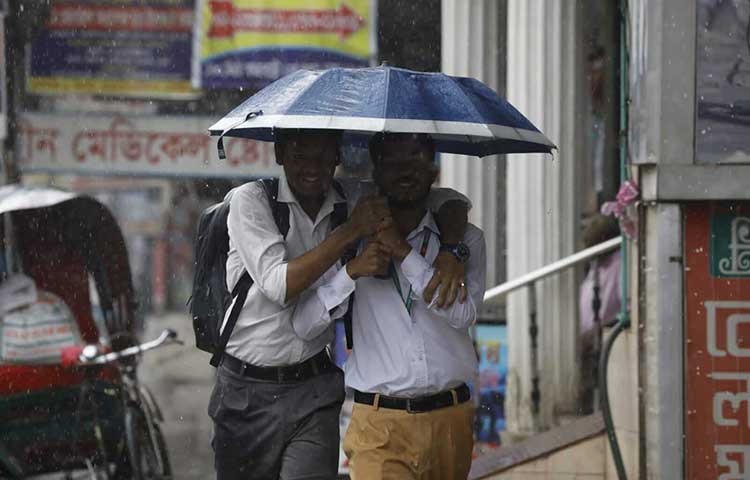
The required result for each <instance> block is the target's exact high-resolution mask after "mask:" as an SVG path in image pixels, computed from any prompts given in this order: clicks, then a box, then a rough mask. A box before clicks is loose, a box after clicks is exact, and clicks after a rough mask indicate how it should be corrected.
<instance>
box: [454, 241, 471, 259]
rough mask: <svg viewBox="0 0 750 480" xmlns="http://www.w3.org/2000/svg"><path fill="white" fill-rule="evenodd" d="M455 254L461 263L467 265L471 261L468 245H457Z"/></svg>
mask: <svg viewBox="0 0 750 480" xmlns="http://www.w3.org/2000/svg"><path fill="white" fill-rule="evenodd" d="M455 253H456V258H458V260H459V261H460V262H461V263H465V262H467V261H468V260H469V255H470V252H469V247H467V246H466V244H464V243H459V244H458V245H456V249H455Z"/></svg>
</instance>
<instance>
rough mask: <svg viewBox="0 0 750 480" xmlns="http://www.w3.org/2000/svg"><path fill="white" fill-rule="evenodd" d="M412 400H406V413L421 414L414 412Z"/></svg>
mask: <svg viewBox="0 0 750 480" xmlns="http://www.w3.org/2000/svg"><path fill="white" fill-rule="evenodd" d="M411 401H412V399H411V398H407V399H406V413H419V412H418V411H417V410H414V409H413V408H412V406H411Z"/></svg>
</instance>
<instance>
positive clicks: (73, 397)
mask: <svg viewBox="0 0 750 480" xmlns="http://www.w3.org/2000/svg"><path fill="white" fill-rule="evenodd" d="M0 218H2V225H1V227H2V239H3V243H2V245H3V247H4V248H3V252H2V253H3V255H0V256H1V257H2V262H0V263H1V265H0V267H2V268H0V278H2V280H3V281H0V288H2V287H3V282H10V281H15V280H16V279H18V278H22V279H26V281H27V282H33V284H34V287H35V288H36V289H37V290H38V291H39V292H44V295H48V296H50V298H55V299H56V301H57V302H58V303H59V305H57V304H56V305H55V306H54V309H55V311H59V310H60V309H65V308H68V309H69V311H70V314H71V318H72V319H73V323H74V327H77V332H76V336H75V337H74V338H77V339H78V340H77V341H76V344H75V345H73V346H67V347H65V348H61V349H60V351H59V352H57V351H53V352H52V353H51V355H52V357H51V358H52V360H51V361H50V360H49V359H47V360H45V361H43V362H38V363H37V362H32V361H28V358H27V359H25V360H24V359H23V358H22V359H21V361H19V360H18V359H17V358H12V354H13V353H12V352H13V351H14V350H13V348H12V347H13V346H14V345H15V344H14V343H13V340H14V339H15V337H13V335H15V336H16V337H19V335H18V332H15V333H13V332H14V330H13V329H12V328H11V327H10V326H9V323H8V324H6V325H5V329H4V330H2V329H0V478H36V477H39V478H45V479H46V478H65V479H73V478H96V479H125V478H128V479H131V478H132V479H139V480H140V479H146V478H153V479H166V478H171V469H170V464H169V459H168V455H167V450H166V445H165V442H164V437H163V435H162V432H161V430H160V427H159V424H160V422H161V421H162V416H161V412H160V410H159V408H158V406H157V404H156V402H155V401H154V398H153V396H152V395H151V394H150V393H149V392H148V390H147V389H146V388H145V387H144V386H143V385H140V384H139V383H138V381H137V375H136V368H137V363H138V358H139V356H140V354H141V353H142V352H144V351H146V350H149V349H151V348H155V347H158V346H161V345H164V344H168V343H174V342H176V338H175V337H176V335H175V334H174V332H171V331H165V332H164V333H163V334H162V335H161V336H160V337H159V338H158V339H157V340H154V341H151V342H147V343H144V344H139V338H138V337H139V332H140V329H141V328H140V327H141V326H142V325H141V324H142V321H141V320H140V317H139V316H138V315H137V308H136V301H135V295H134V291H133V285H132V281H131V274H130V268H129V264H128V255H127V249H126V246H125V241H124V239H123V236H122V233H121V231H120V229H119V227H118V225H117V222H116V221H115V219H114V217H113V216H112V214H111V213H110V211H109V210H108V209H107V208H106V207H105V206H104V205H103V204H102V203H100V202H98V201H97V200H95V199H94V198H91V197H87V196H82V195H78V194H75V193H71V192H66V191H62V190H57V189H52V188H31V187H23V186H18V185H11V186H5V187H1V188H0ZM28 279H30V280H28ZM38 298H41V294H40V295H39V296H38ZM2 301H3V297H2V296H0V302H2ZM6 301H7V300H6ZM6 307H7V305H6ZM0 312H5V309H4V308H3V305H0ZM4 315H5V316H3V317H0V327H3V322H4V319H8V318H10V317H9V314H4ZM7 322H10V320H7ZM14 328H15V327H14ZM34 328H37V330H36V331H34V330H27V332H32V333H30V334H27V335H26V336H25V337H24V338H25V339H28V338H36V337H35V335H36V334H37V333H39V332H41V333H40V335H43V334H44V333H45V332H46V331H47V330H49V331H50V332H53V330H54V329H50V328H49V327H46V328H47V330H45V327H44V326H39V325H36V326H35V327H34ZM3 332H5V333H3ZM53 333H54V332H53ZM3 334H5V335H6V336H8V337H9V338H10V340H9V339H8V338H3V337H2V335H3ZM11 334H13V335H11ZM40 338H42V340H39V344H40V345H44V341H43V338H44V337H43V336H42V337H40ZM71 338H73V337H71ZM35 341H36V340H35ZM24 345H25V344H24ZM4 346H5V350H3V347H4ZM3 355H5V357H3ZM45 355H50V352H47V351H45ZM9 357H10V358H9ZM52 473H55V474H59V475H53V476H50V474H52Z"/></svg>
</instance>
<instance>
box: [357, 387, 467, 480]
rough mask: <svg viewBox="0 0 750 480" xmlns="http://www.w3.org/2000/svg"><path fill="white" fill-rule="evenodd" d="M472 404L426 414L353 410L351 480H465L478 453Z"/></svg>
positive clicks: (361, 406) (368, 407)
mask: <svg viewBox="0 0 750 480" xmlns="http://www.w3.org/2000/svg"><path fill="white" fill-rule="evenodd" d="M473 424H474V405H473V404H472V402H471V401H468V402H464V403H462V404H460V405H454V406H452V407H447V408H441V409H438V410H432V411H430V412H425V413H408V412H406V411H404V410H393V409H388V408H375V407H374V406H371V405H365V404H361V403H355V404H354V411H353V412H352V419H351V423H350V424H349V429H348V430H347V432H346V436H345V437H344V452H345V453H346V456H347V457H349V467H350V475H351V478H352V480H381V479H383V480H409V479H413V480H463V479H466V477H467V476H468V474H469V469H470V468H471V456H472V450H473V447H474V435H473V433H474V432H473Z"/></svg>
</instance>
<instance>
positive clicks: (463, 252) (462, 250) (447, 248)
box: [440, 242, 471, 263]
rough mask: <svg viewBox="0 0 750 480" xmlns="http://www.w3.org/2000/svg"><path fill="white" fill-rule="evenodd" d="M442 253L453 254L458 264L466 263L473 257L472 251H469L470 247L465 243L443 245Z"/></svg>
mask: <svg viewBox="0 0 750 480" xmlns="http://www.w3.org/2000/svg"><path fill="white" fill-rule="evenodd" d="M440 251H441V252H448V253H450V254H452V255H453V256H454V257H456V260H458V263H466V262H468V261H469V258H470V257H471V251H470V250H469V247H467V246H466V244H465V243H463V242H458V243H441V244H440Z"/></svg>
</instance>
